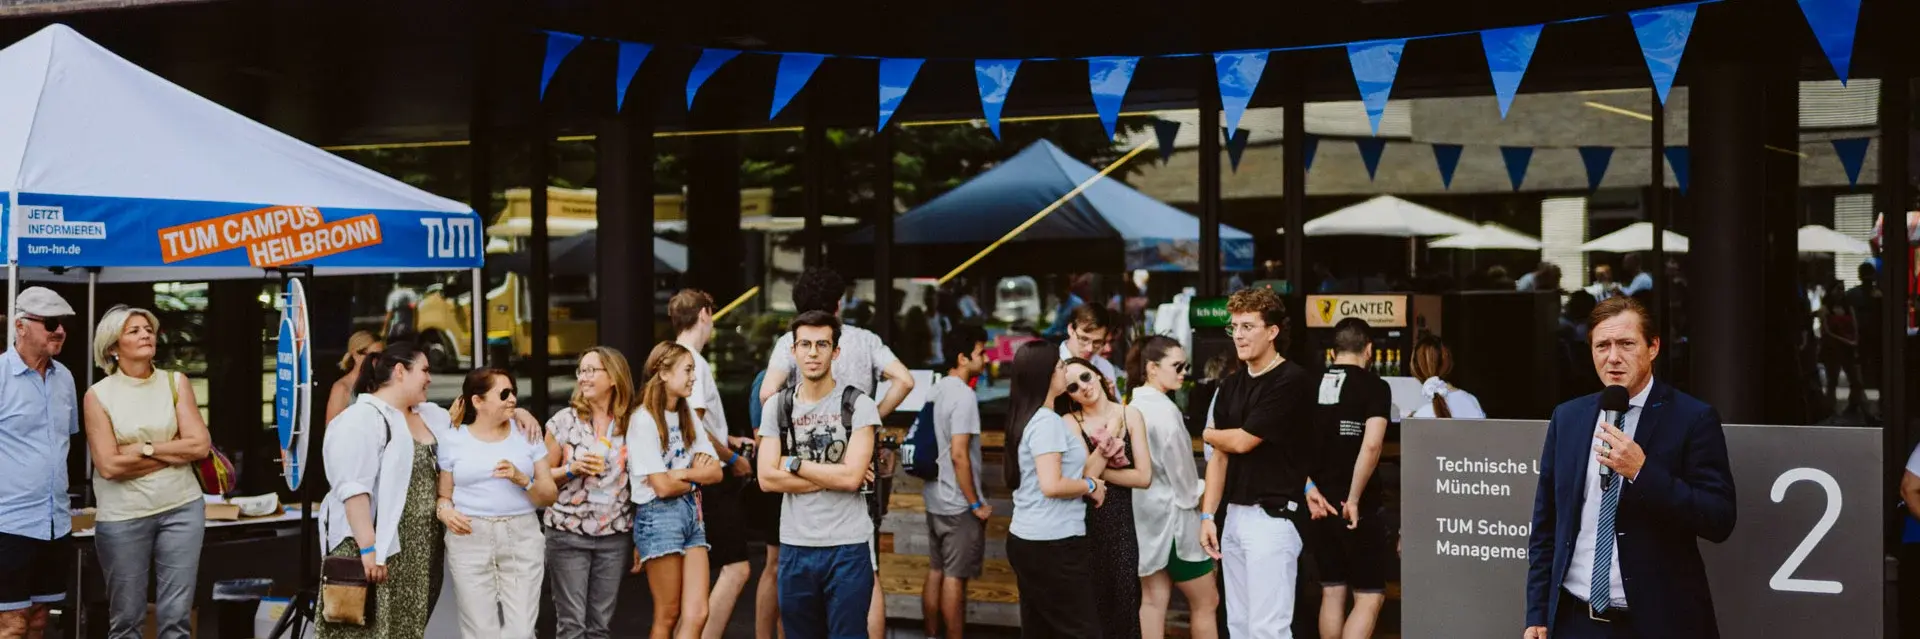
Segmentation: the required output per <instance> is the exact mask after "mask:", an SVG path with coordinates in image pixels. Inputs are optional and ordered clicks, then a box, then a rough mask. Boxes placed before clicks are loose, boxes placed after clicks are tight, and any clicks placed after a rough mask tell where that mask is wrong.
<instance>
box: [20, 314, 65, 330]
mask: <svg viewBox="0 0 1920 639" xmlns="http://www.w3.org/2000/svg"><path fill="white" fill-rule="evenodd" d="M23 318H24V319H26V320H27V321H29V322H39V323H40V327H41V328H44V329H47V332H49V333H52V332H56V331H59V330H60V318H58V317H34V316H32V315H26V316H23Z"/></svg>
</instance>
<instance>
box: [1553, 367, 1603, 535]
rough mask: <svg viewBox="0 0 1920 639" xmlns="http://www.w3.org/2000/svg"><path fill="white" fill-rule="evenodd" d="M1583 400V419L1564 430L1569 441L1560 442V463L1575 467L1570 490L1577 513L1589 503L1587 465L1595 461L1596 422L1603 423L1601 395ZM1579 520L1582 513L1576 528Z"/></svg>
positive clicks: (1563, 466) (1569, 467)
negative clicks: (1594, 433)
mask: <svg viewBox="0 0 1920 639" xmlns="http://www.w3.org/2000/svg"><path fill="white" fill-rule="evenodd" d="M1581 401H1583V402H1585V403H1584V405H1582V406H1581V407H1580V411H1579V412H1578V413H1576V415H1577V416H1578V417H1579V418H1580V419H1581V420H1582V421H1581V422H1580V423H1578V424H1572V425H1571V426H1572V428H1570V429H1568V432H1566V433H1563V435H1565V436H1566V437H1567V441H1566V443H1563V444H1561V445H1560V455H1561V458H1560V467H1561V468H1566V469H1569V470H1572V471H1573V473H1572V484H1573V486H1572V491H1571V492H1572V493H1573V511H1574V512H1575V513H1578V512H1580V509H1581V508H1583V507H1585V506H1586V504H1587V466H1588V465H1589V464H1591V463H1592V462H1593V429H1594V428H1595V426H1594V425H1595V424H1598V423H1600V396H1599V395H1589V396H1587V397H1586V398H1584V399H1582V400H1581ZM1579 522H1580V520H1579V516H1578V515H1575V518H1574V528H1576V529H1577V528H1579V526H1580V523H1579Z"/></svg>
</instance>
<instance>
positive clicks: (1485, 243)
mask: <svg viewBox="0 0 1920 639" xmlns="http://www.w3.org/2000/svg"><path fill="white" fill-rule="evenodd" d="M1427 246H1429V247H1432V248H1444V249H1466V250H1470V251H1473V250H1515V251H1537V250H1540V240H1538V239H1534V238H1532V237H1529V236H1528V235H1527V234H1525V233H1521V232H1519V231H1515V230H1513V229H1510V228H1507V227H1504V226H1501V225H1498V224H1493V223H1491V222H1489V223H1487V224H1482V225H1480V228H1477V229H1474V230H1473V232H1472V233H1461V234H1459V235H1455V236H1453V237H1447V238H1441V239H1438V240H1434V241H1432V242H1429V243H1428V244H1427Z"/></svg>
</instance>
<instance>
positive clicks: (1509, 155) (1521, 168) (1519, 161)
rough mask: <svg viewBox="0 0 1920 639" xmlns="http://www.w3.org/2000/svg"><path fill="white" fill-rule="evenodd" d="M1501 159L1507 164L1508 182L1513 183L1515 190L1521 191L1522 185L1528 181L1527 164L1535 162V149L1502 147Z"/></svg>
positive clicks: (1528, 147)
mask: <svg viewBox="0 0 1920 639" xmlns="http://www.w3.org/2000/svg"><path fill="white" fill-rule="evenodd" d="M1500 159H1501V160H1504V161H1506V163H1507V181H1508V182H1512V183H1513V190H1515V191H1518V190H1520V184H1521V183H1522V182H1526V181H1527V164H1529V163H1531V162H1533V147H1530V146H1503V147H1500Z"/></svg>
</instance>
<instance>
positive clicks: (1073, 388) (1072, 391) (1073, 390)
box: [1067, 372, 1093, 395]
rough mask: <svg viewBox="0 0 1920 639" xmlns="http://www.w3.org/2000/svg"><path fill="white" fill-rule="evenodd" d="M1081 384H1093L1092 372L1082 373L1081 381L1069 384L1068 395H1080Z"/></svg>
mask: <svg viewBox="0 0 1920 639" xmlns="http://www.w3.org/2000/svg"><path fill="white" fill-rule="evenodd" d="M1081 384H1087V385H1089V386H1091V385H1092V384H1093V373H1092V372H1086V373H1081V374H1080V381H1077V382H1073V383H1071V384H1067V394H1068V395H1078V394H1079V393H1080V388H1081V386H1080V385H1081Z"/></svg>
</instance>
